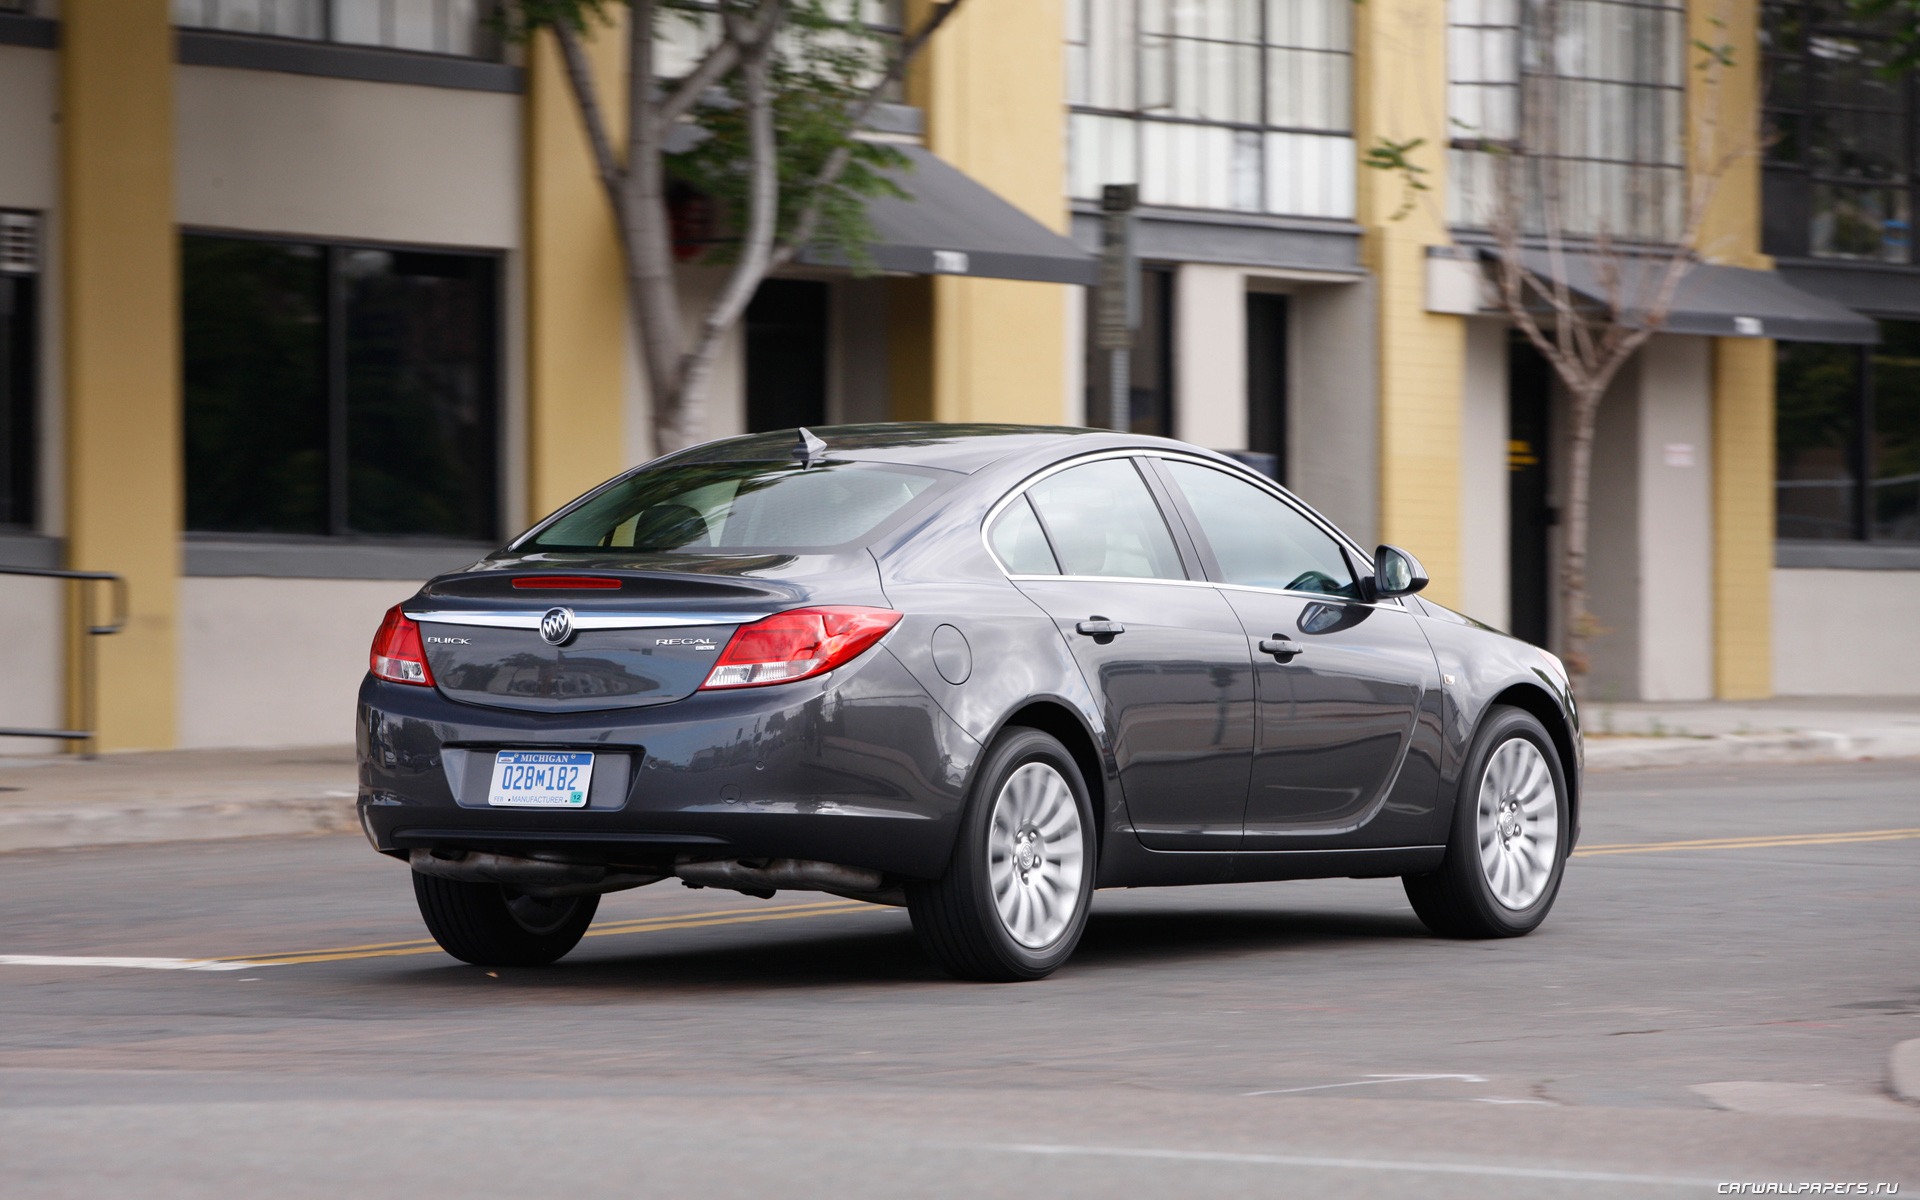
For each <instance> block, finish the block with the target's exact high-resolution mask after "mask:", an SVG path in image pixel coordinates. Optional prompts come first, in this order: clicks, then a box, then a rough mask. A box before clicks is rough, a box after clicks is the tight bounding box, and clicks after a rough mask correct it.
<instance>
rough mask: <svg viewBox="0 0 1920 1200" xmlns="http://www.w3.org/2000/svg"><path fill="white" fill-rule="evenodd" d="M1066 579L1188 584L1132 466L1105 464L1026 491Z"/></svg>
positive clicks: (1109, 460) (1157, 513)
mask: <svg viewBox="0 0 1920 1200" xmlns="http://www.w3.org/2000/svg"><path fill="white" fill-rule="evenodd" d="M1027 495H1028V496H1029V497H1030V498H1031V499H1032V500H1033V507H1034V511H1036V512H1038V513H1039V514H1040V519H1041V520H1042V521H1044V522H1045V523H1046V528H1047V533H1048V535H1049V536H1050V537H1051V539H1052V541H1053V548H1054V550H1055V551H1056V552H1058V554H1059V555H1060V570H1061V571H1062V573H1064V574H1067V575H1106V576H1113V577H1117V578H1123V579H1185V578H1186V577H1187V573H1186V571H1185V570H1184V569H1183V568H1182V567H1181V565H1180V553H1179V551H1177V550H1175V549H1174V547H1173V535H1172V534H1170V533H1168V532H1167V523H1166V519H1165V518H1164V517H1162V516H1161V515H1160V506H1159V505H1158V504H1156V503H1154V499H1153V494H1152V493H1151V492H1149V491H1147V485H1146V482H1145V481H1144V480H1142V479H1141V478H1140V472H1139V470H1138V469H1136V468H1135V467H1134V465H1133V463H1131V462H1129V461H1128V460H1126V459H1123V458H1107V459H1101V460H1100V461H1099V462H1090V463H1088V464H1086V465H1085V466H1081V467H1072V468H1070V469H1068V470H1065V471H1062V472H1060V473H1059V474H1058V475H1049V476H1048V477H1047V478H1045V479H1042V480H1041V481H1040V482H1039V483H1036V484H1034V485H1033V486H1032V487H1031V488H1029V489H1027Z"/></svg>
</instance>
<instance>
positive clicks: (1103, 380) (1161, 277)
mask: <svg viewBox="0 0 1920 1200" xmlns="http://www.w3.org/2000/svg"><path fill="white" fill-rule="evenodd" d="M1098 303H1099V299H1098V297H1097V296H1096V295H1095V291H1094V289H1093V288H1088V289H1087V330H1088V332H1087V359H1086V363H1087V424H1088V425H1091V426H1093V427H1095V428H1098V429H1111V428H1113V417H1112V412H1113V403H1112V401H1113V384H1112V382H1111V381H1112V379H1113V374H1112V364H1113V352H1112V351H1111V350H1105V349H1102V348H1101V347H1100V346H1098V345H1097V344H1095V339H1094V334H1093V330H1094V321H1095V318H1096V316H1097V306H1098ZM1173 303H1174V300H1173V272H1172V271H1171V270H1170V269H1168V268H1166V267H1143V268H1142V269H1141V271H1140V328H1139V330H1138V331H1137V332H1136V333H1135V334H1134V338H1133V352H1132V353H1131V354H1130V355H1129V356H1128V367H1127V381H1128V383H1129V384H1130V385H1131V386H1130V387H1129V388H1128V392H1127V396H1128V399H1127V403H1128V414H1127V415H1128V417H1129V421H1128V428H1129V430H1130V432H1133V433H1145V434H1151V435H1153V436H1156V437H1172V436H1173V346H1172V342H1173Z"/></svg>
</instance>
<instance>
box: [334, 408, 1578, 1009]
mask: <svg viewBox="0 0 1920 1200" xmlns="http://www.w3.org/2000/svg"><path fill="white" fill-rule="evenodd" d="M1426 582H1427V577H1426V574H1425V572H1424V571H1423V570H1422V568H1421V566H1420V564H1419V563H1418V562H1417V561H1416V560H1415V559H1414V557H1413V556H1412V555H1411V554H1408V553H1407V552H1406V551H1404V550H1400V549H1396V548H1394V547H1392V546H1381V547H1379V548H1378V549H1377V550H1375V551H1373V552H1372V553H1368V552H1366V551H1364V550H1363V549H1362V548H1361V547H1360V546H1359V545H1357V544H1356V543H1355V542H1354V541H1353V540H1352V539H1350V538H1348V537H1347V536H1345V535H1344V534H1342V533H1341V532H1340V530H1338V529H1337V528H1335V527H1334V526H1333V525H1332V524H1331V523H1330V522H1328V521H1327V520H1326V519H1325V518H1323V517H1321V516H1320V515H1319V514H1317V513H1316V512H1314V511H1313V509H1312V508H1310V507H1308V506H1307V505H1306V504H1303V503H1302V502H1301V501H1300V500H1299V499H1298V498H1297V497H1295V496H1294V495H1292V494H1291V493H1289V492H1288V491H1287V490H1286V489H1284V488H1282V487H1279V486H1277V485H1276V484H1274V483H1273V482H1272V481H1270V480H1268V479H1265V478H1263V477H1261V476H1259V475H1257V474H1255V473H1253V472H1251V471H1249V470H1247V469H1245V468H1243V467H1242V466H1240V465H1239V464H1238V463H1236V462H1234V461H1233V460H1231V459H1229V458H1226V457H1224V456H1221V455H1218V454H1214V453H1211V452H1208V451H1205V450H1200V449H1197V448H1195V447H1193V446H1189V445H1185V444H1183V443H1180V442H1175V441H1168V440H1164V439H1157V438H1149V437H1133V436H1127V435H1121V434H1116V433H1108V432H1099V431H1093V430H1068V429H1038V428H1026V427H1019V426H956V425H874V426H847V427H842V428H832V429H821V430H818V431H807V430H797V431H788V432H786V433H781V434H763V435H755V436H749V437H739V438H731V439H727V440H724V441H717V442H712V443H709V444H706V445H702V446H698V447H695V448H693V449H689V450H685V451H682V452H680V453H676V454H670V455H667V456H665V457H663V458H659V459H656V460H654V461H653V462H650V463H648V464H646V465H645V466H642V467H640V468H638V469H636V470H633V471H629V472H627V473H626V474H624V475H621V476H619V477H618V478H616V479H614V480H612V481H611V482H609V483H606V484H604V485H603V486H601V487H599V488H597V489H595V490H593V491H591V492H589V493H587V494H586V495H585V496H582V497H581V498H580V499H578V500H576V501H574V502H573V503H572V504H569V505H568V506H567V507H565V508H563V509H561V510H560V511H559V512H557V513H555V514H554V515H553V516H551V517H549V518H547V519H546V520H545V521H542V522H541V523H540V524H539V525H537V526H535V527H534V528H533V529H532V530H530V531H528V532H527V533H525V534H523V535H521V536H520V537H519V538H517V539H515V540H514V541H513V542H512V543H511V544H509V545H508V546H506V547H505V548H504V549H502V550H500V551H498V552H496V553H494V554H492V555H489V556H488V557H487V558H485V559H484V560H482V561H480V562H478V563H475V564H474V565H473V566H471V567H468V568H467V569H465V570H462V571H456V572H453V573H451V574H447V575H442V576H440V577H438V578H436V579H434V580H432V581H431V582H429V583H428V584H427V585H426V586H425V587H423V588H421V589H420V591H419V592H418V593H416V594H415V595H414V596H413V597H412V598H411V599H408V600H407V601H405V602H404V603H402V604H399V605H397V606H395V607H394V608H393V609H392V610H391V611H389V612H388V613H387V615H386V619H385V621H384V622H383V623H382V624H381V626H380V629H379V632H378V635H377V636H376V638H375V640H374V644H373V649H372V655H371V670H370V671H369V672H368V674H367V677H366V681H365V683H364V684H363V685H362V687H361V690H360V697H359V712H358V728H357V741H358V749H359V769H360V784H359V813H360V819H361V822H362V825H363V826H364V828H365V831H366V834H367V837H368V838H369V839H370V840H371V841H372V843H373V845H374V848H375V849H377V850H379V851H380V852H381V853H383V854H387V855H391V856H392V857H394V858H397V859H400V860H402V861H404V862H406V863H408V864H409V865H410V866H411V868H412V871H411V874H412V880H413V887H414V892H415V895H416V897H417V899H418V902H419V906H420V912H421V915H422V917H424V918H425V921H426V925H427V928H428V929H429V930H430V931H431V932H432V934H433V937H434V938H435V939H436V940H437V941H438V942H439V944H440V945H441V946H442V947H444V948H445V949H446V950H447V952H448V953H450V954H452V955H453V956H455V957H457V958H460V959H464V960H466V961H467V962H471V963H480V964H488V965H518V966H532V965H540V964H545V963H549V962H552V961H554V960H556V959H558V958H559V957H560V956H562V955H564V954H565V953H567V951H569V950H570V949H572V948H573V946H574V945H575V944H576V943H577V942H578V941H579V939H580V937H581V936H582V934H583V933H584V932H585V931H586V929H587V927H588V925H589V923H590V922H591V921H592V920H593V916H594V911H595V908H596V906H597V904H598V903H599V897H600V896H601V895H602V894H604V893H607V892H612V891H616V890H619V889H623V888H631V887H639V886H642V885H646V884H652V883H658V882H661V881H664V880H669V879H674V878H678V879H680V880H682V881H684V882H685V883H687V884H689V885H695V886H704V887H711V888H726V889H732V890H734V891H738V892H744V893H746V894H749V895H753V896H762V897H764V896H770V895H772V894H773V893H774V892H776V891H779V890H785V889H799V890H813V891H822V892H829V893H832V894H834V895H837V896H844V897H852V898H855V899H858V900H866V901H871V902H873V903H876V904H894V905H905V906H906V908H907V910H908V912H909V913H910V914H911V917H912V922H913V928H914V930H915V932H916V934H917V935H918V938H919V941H920V943H921V944H922V946H923V947H924V948H925V949H926V951H927V952H928V954H930V955H931V956H932V958H933V959H934V960H936V961H937V962H938V963H939V964H940V965H941V966H942V967H944V968H945V969H946V970H947V971H948V972H950V973H951V974H953V975H956V976H960V977H963V978H972V979H986V980H1017V979H1037V978H1040V977H1043V976H1045V975H1047V974H1049V973H1050V972H1052V971H1053V970H1054V969H1056V968H1057V967H1059V966H1060V964H1061V963H1063V962H1065V961H1066V959H1067V957H1068V956H1069V955H1070V954H1071V953H1072V952H1073V949H1074V946H1075V944H1076V943H1077V942H1078V941H1079V939H1080V936H1081V932H1082V930H1083V929H1084V928H1085V927H1086V922H1087V914H1088V910H1089V907H1090V905H1091V902H1092V899H1093V893H1094V891H1095V889H1097V888H1115V887H1143V886H1162V885H1175V884H1205V883H1232V882H1252V881H1261V880H1281V879H1298V878H1307V877H1318V876H1374V877H1378V876H1395V875H1397V876H1399V877H1401V879H1402V880H1403V882H1404V886H1405V890H1406V894H1407V898H1408V900H1409V901H1410V902H1411V903H1412V905H1413V909H1414V911H1415V913H1417V914H1418V916H1419V918H1420V919H1421V920H1422V921H1423V922H1425V924H1426V925H1427V926H1428V927H1429V928H1430V929H1431V930H1433V931H1434V932H1435V933H1437V934H1441V935H1446V936H1454V937H1472V938H1487V937H1508V936H1513V935H1517V934H1524V933H1527V932H1529V931H1531V930H1532V929H1534V928H1535V927H1536V926H1538V925H1539V924H1540V922H1541V921H1542V920H1543V919H1544V918H1545V916H1546V915H1547V910H1548V909H1549V908H1550V907H1551V906H1552V904H1553V901H1554V896H1555V894H1556V892H1557V891H1558V889H1559V885H1560V879H1561V874H1562V871H1563V870H1564V867H1565V864H1566V860H1567V855H1568V853H1569V852H1570V850H1571V848H1572V846H1573V841H1574V837H1575V833H1576V830H1577V823H1578V819H1579V799H1580V777H1581V757H1582V750H1581V742H1580V732H1579V725H1578V721H1577V717H1576V713H1575V709H1574V704H1573V701H1572V699H1571V695H1570V691H1569V688H1568V681H1567V676H1566V673H1565V671H1564V669H1563V668H1562V666H1561V664H1560V662H1559V660H1558V659H1556V658H1554V657H1553V656H1552V655H1551V654H1548V653H1546V652H1545V651H1542V650H1539V649H1537V648H1535V647H1533V646H1530V645H1527V644H1525V643H1523V642H1520V641H1516V640H1514V639H1513V638H1510V637H1507V636H1505V635H1503V634H1501V633H1498V632H1496V631H1494V630H1492V629H1490V628H1487V627H1486V626H1484V625H1480V624H1478V623H1476V622H1474V621H1471V620H1468V619H1467V618H1465V617H1462V616H1460V615H1459V614H1457V613H1454V612H1450V611H1448V610H1447V609H1445V608H1443V607H1441V606H1440V605H1437V604H1434V603H1431V602H1429V601H1427V600H1425V599H1423V598H1422V597H1421V596H1419V595H1418V594H1417V593H1419V591H1420V590H1421V588H1422V587H1423V586H1424V585H1425V584H1426Z"/></svg>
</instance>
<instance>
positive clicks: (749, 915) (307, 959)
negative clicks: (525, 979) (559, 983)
mask: <svg viewBox="0 0 1920 1200" xmlns="http://www.w3.org/2000/svg"><path fill="white" fill-rule="evenodd" d="M862 910H866V911H878V907H877V906H876V905H872V904H866V903H863V902H861V901H858V900H821V901H817V902H815V903H812V904H782V905H778V906H776V907H773V908H750V909H738V908H735V909H721V910H719V911H717V912H697V913H677V914H674V915H672V916H665V917H641V918H639V919H636V920H632V921H609V922H607V923H606V924H604V925H595V926H594V927H593V928H591V929H589V930H587V936H588V937H612V936H613V935H614V934H618V933H658V932H662V931H665V930H669V929H705V928H708V927H710V926H714V925H748V924H752V923H754V922H758V921H794V920H798V919H800V918H802V917H827V916H834V915H837V914H839V913H850V912H860V911H862ZM439 953H441V950H440V946H439V944H438V943H435V942H432V941H412V942H370V943H368V944H366V945H364V946H333V947H329V948H328V949H325V950H296V951H292V952H289V953H286V954H246V955H241V956H239V957H236V958H223V959H217V960H215V961H218V962H244V963H252V964H253V965H255V966H260V967H284V966H291V965H293V964H295V963H317V962H342V961H345V960H347V959H356V958H401V957H405V956H407V955H410V954H439Z"/></svg>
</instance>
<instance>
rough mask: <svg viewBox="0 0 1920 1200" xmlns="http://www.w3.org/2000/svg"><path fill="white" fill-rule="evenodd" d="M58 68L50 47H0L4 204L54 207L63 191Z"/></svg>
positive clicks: (0, 190) (0, 196)
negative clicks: (61, 187)
mask: <svg viewBox="0 0 1920 1200" xmlns="http://www.w3.org/2000/svg"><path fill="white" fill-rule="evenodd" d="M58 66H59V62H58V60H57V59H56V58H55V56H54V55H53V54H52V53H51V52H49V51H46V50H30V49H27V48H25V47H22V46H0V208H38V209H47V208H52V207H53V203H54V197H55V196H57V195H58V194H59V176H60V145H59V140H58V137H57V134H58V129H57V128H56V126H55V121H56V120H57V119H58V116H57V111H56V110H57V106H58V93H59V82H58V78H57V76H56V74H55V72H56V70H57V68H58Z"/></svg>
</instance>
